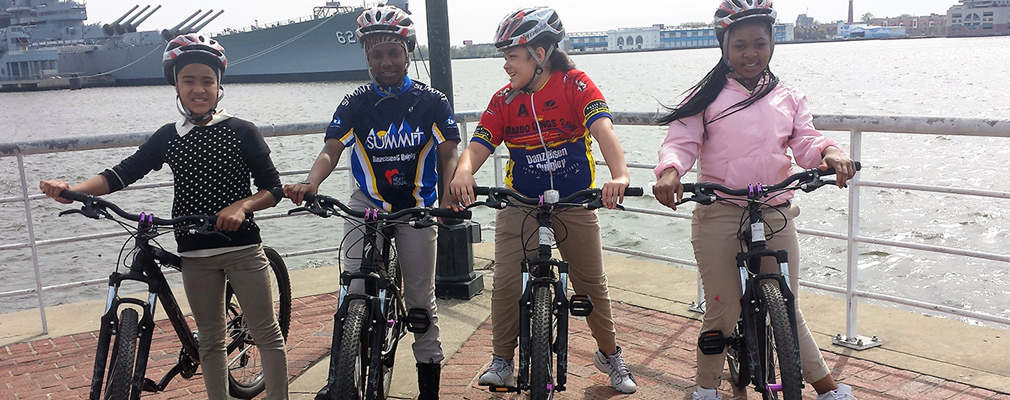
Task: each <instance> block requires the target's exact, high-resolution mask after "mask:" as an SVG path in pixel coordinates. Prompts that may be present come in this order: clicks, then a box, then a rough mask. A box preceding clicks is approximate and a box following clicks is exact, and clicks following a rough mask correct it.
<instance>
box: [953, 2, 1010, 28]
mask: <svg viewBox="0 0 1010 400" xmlns="http://www.w3.org/2000/svg"><path fill="white" fill-rule="evenodd" d="M947 20H948V21H950V23H949V25H950V28H949V30H948V31H947V36H993V35H1008V34H1010V0H960V3H959V4H955V5H953V6H952V7H950V9H948V10H947Z"/></svg>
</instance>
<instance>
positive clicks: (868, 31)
mask: <svg viewBox="0 0 1010 400" xmlns="http://www.w3.org/2000/svg"><path fill="white" fill-rule="evenodd" d="M907 36H908V32H907V31H906V30H905V27H904V26H875V25H869V24H847V23H845V22H841V21H840V22H838V35H837V36H836V37H838V38H841V39H852V38H867V39H884V38H899V37H907Z"/></svg>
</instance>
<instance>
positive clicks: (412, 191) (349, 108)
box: [326, 77, 460, 211]
mask: <svg viewBox="0 0 1010 400" xmlns="http://www.w3.org/2000/svg"><path fill="white" fill-rule="evenodd" d="M387 93H389V94H387ZM330 138H333V139H337V140H340V142H341V143H343V145H344V146H345V147H350V148H351V172H352V173H353V175H354V179H355V181H356V182H357V183H358V186H359V187H361V190H362V191H363V192H364V193H365V194H366V195H367V196H368V197H369V198H370V199H371V200H372V202H374V203H375V204H376V206H378V207H381V208H382V209H384V210H386V211H397V210H401V209H404V208H410V207H428V206H433V205H435V203H436V201H437V193H436V191H435V189H436V186H437V185H438V172H439V171H438V162H437V154H438V152H437V147H438V145H439V144H442V143H443V142H445V141H456V142H459V140H460V138H459V128H458V127H457V126H456V119H455V118H454V116H453V112H452V107H451V106H450V105H449V101H448V100H447V99H446V97H445V95H444V94H442V92H440V91H438V90H436V89H434V88H432V87H430V86H428V85H426V84H424V83H421V82H417V81H413V80H411V79H410V78H409V77H406V78H404V84H403V85H402V86H401V87H400V88H399V90H395V88H394V90H386V91H385V92H383V91H379V90H378V88H376V86H375V84H374V83H369V84H366V85H362V86H361V87H359V88H358V89H357V90H355V91H354V92H353V93H351V94H349V95H347V96H346V97H344V100H343V101H342V102H341V103H340V105H339V106H337V111H336V112H335V113H334V114H333V121H331V122H330V125H329V127H328V128H326V139H330Z"/></svg>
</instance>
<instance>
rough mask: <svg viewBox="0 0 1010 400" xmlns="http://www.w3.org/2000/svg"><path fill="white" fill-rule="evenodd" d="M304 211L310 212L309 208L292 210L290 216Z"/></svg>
mask: <svg viewBox="0 0 1010 400" xmlns="http://www.w3.org/2000/svg"><path fill="white" fill-rule="evenodd" d="M304 211H309V209H308V208H307V207H297V208H292V209H290V210H288V215H291V214H295V213H300V212H304Z"/></svg>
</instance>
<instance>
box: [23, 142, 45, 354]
mask: <svg viewBox="0 0 1010 400" xmlns="http://www.w3.org/2000/svg"><path fill="white" fill-rule="evenodd" d="M18 171H20V173H21V194H22V195H23V196H24V199H25V218H26V222H27V223H28V243H29V244H30V245H31V247H32V261H33V262H34V263H35V293H36V294H37V295H38V298H39V315H40V317H41V318H42V334H43V335H48V334H49V324H48V323H47V322H46V302H45V300H44V299H43V298H42V273H41V272H40V271H39V248H38V246H37V245H36V244H35V225H34V224H33V221H32V204H31V201H29V200H28V178H27V177H25V157H24V155H22V154H21V153H18Z"/></svg>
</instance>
